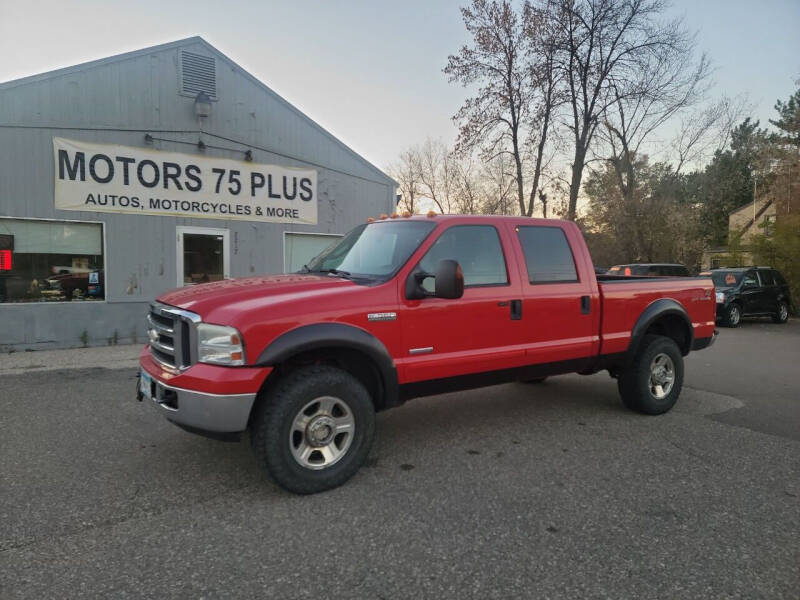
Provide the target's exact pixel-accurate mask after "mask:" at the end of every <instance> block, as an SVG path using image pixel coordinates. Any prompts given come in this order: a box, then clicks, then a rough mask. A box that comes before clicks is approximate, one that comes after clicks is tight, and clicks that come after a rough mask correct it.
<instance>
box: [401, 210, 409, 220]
mask: <svg viewBox="0 0 800 600" xmlns="http://www.w3.org/2000/svg"><path fill="white" fill-rule="evenodd" d="M410 216H411V212H410V211H405V212H403V217H404V218H406V219H408V218H409V217H410Z"/></svg>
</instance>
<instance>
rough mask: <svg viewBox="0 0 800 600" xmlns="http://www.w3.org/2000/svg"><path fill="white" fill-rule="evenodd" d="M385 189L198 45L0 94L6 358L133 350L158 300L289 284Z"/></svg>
mask: <svg viewBox="0 0 800 600" xmlns="http://www.w3.org/2000/svg"><path fill="white" fill-rule="evenodd" d="M395 187H396V183H395V182H394V181H393V180H392V179H391V178H390V177H388V176H387V175H386V174H384V173H383V172H382V171H380V170H379V169H378V168H376V167H375V166H373V165H372V164H370V163H369V162H368V161H367V160H365V159H364V158H362V157H361V156H359V155H358V154H356V153H355V152H354V151H353V150H351V149H350V148H348V147H347V146H346V145H344V144H343V143H342V142H340V141H339V140H337V139H336V138H335V137H333V136H332V135H331V134H330V133H328V132H327V131H326V130H324V129H323V128H322V127H320V126H319V125H317V124H316V123H315V122H314V121H312V120H311V119H309V118H308V117H307V116H305V115H304V114H303V113H301V112H300V111H299V110H297V109H296V108H295V107H293V106H292V105H290V104H289V103H288V102H286V101H285V100H283V99H282V98H281V97H280V96H278V95H277V94H276V93H275V92H273V91H272V90H271V89H269V88H268V87H267V86H265V85H264V84H263V83H261V82H260V81H258V80H257V79H256V78H255V77H253V76H252V75H250V74H248V73H247V72H246V71H244V70H243V69H242V68H241V67H239V66H238V65H237V64H236V63H234V62H233V61H232V60H230V59H229V58H227V57H226V56H224V55H223V54H222V53H221V52H219V51H218V50H217V49H215V48H214V47H213V46H211V45H210V44H208V43H207V42H205V41H204V40H203V39H201V38H199V37H194V38H189V39H186V40H181V41H178V42H174V43H169V44H164V45H160V46H155V47H152V48H145V49H143V50H138V51H135V52H130V53H127V54H122V55H119V56H114V57H111V58H106V59H102V60H98V61H94V62H90V63H86V64H82V65H77V66H74V67H68V68H65V69H59V70H57V71H53V72H49V73H44V74H41V75H35V76H32V77H26V78H24V79H19V80H16V81H11V82H7V83H3V84H0V350H12V349H16V350H22V349H28V348H47V347H69V346H78V345H82V344H88V345H98V344H107V343H125V342H129V341H143V340H144V321H143V316H144V314H145V312H146V307H147V305H148V303H149V302H150V301H152V300H153V299H154V298H155V297H156V296H158V295H159V294H160V293H162V292H164V291H166V290H169V289H172V288H175V287H177V286H181V285H194V284H197V283H202V282H207V281H215V280H218V279H222V278H224V277H242V276H249V275H257V274H263V273H280V272H290V271H294V270H296V269H297V268H299V267H300V266H302V265H303V264H304V262H306V261H308V260H309V259H310V258H312V257H313V256H314V255H316V254H317V253H318V252H320V251H321V250H322V249H323V248H324V247H326V246H327V245H328V244H330V243H332V241H335V237H334V236H340V235H342V234H343V233H345V232H347V231H348V230H349V229H351V228H352V227H354V226H356V225H357V224H359V223H363V222H364V221H365V219H366V218H367V217H369V216H370V215H374V216H377V215H379V214H381V213H389V212H391V211H392V209H393V207H394V204H395V202H394V199H395V196H394V193H395Z"/></svg>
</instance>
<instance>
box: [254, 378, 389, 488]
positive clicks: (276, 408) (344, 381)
mask: <svg viewBox="0 0 800 600" xmlns="http://www.w3.org/2000/svg"><path fill="white" fill-rule="evenodd" d="M322 396H335V397H337V398H338V399H340V400H341V401H343V402H345V403H346V404H347V407H348V408H349V409H350V411H351V412H352V414H353V417H354V419H355V427H354V432H353V439H352V441H351V443H350V446H349V448H348V449H347V450H346V452H345V454H344V455H343V456H342V457H341V458H340V459H339V460H338V461H337V462H335V463H334V464H332V465H331V466H329V467H326V468H323V469H320V470H313V469H309V468H306V467H304V466H303V465H301V464H300V463H299V462H298V461H297V460H296V459H295V457H294V456H293V454H292V451H291V448H290V444H289V440H290V435H291V428H292V423H293V420H294V418H295V416H296V415H297V414H298V413H299V412H300V410H301V409H302V408H303V407H304V406H305V405H306V404H307V403H308V402H310V401H312V400H314V399H315V398H318V397H322ZM262 400H263V401H262V402H261V403H260V405H259V406H258V408H257V410H256V413H255V415H254V418H253V420H252V423H251V431H250V434H251V440H252V444H253V449H254V451H255V454H256V457H257V459H258V461H259V462H260V463H261V465H262V467H263V468H265V469H266V470H267V472H268V473H269V474H270V475H271V476H272V478H273V479H274V480H275V482H276V483H278V485H280V486H281V487H283V488H284V489H286V490H288V491H290V492H294V493H296V494H314V493H316V492H322V491H325V490H329V489H331V488H335V487H337V486H340V485H342V484H343V483H344V482H346V481H347V480H348V479H350V478H351V477H352V476H353V475H354V474H355V473H356V471H358V469H359V468H360V467H361V465H362V464H363V463H364V460H365V459H366V457H367V454H368V453H369V450H370V448H371V446H372V439H373V437H374V435H375V406H374V404H373V402H372V398H371V397H370V395H369V393H368V392H367V390H366V389H365V388H364V386H363V385H362V384H361V382H360V381H358V380H357V379H356V378H355V377H353V376H352V375H350V374H349V373H347V372H346V371H343V370H341V369H337V368H335V367H330V366H326V365H317V366H309V367H303V368H299V369H297V370H295V371H292V372H290V373H288V374H287V375H285V376H283V378H282V379H280V380H279V381H278V382H277V383H276V384H275V386H274V387H272V388H271V389H269V390H268V396H267V397H265V398H263V399H262Z"/></svg>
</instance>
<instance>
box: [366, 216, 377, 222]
mask: <svg viewBox="0 0 800 600" xmlns="http://www.w3.org/2000/svg"><path fill="white" fill-rule="evenodd" d="M374 222H375V217H367V223H374Z"/></svg>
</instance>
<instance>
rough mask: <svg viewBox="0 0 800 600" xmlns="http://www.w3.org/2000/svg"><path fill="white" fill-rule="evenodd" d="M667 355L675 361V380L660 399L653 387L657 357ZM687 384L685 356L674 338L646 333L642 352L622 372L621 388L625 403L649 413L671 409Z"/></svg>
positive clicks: (635, 409) (661, 412)
mask: <svg viewBox="0 0 800 600" xmlns="http://www.w3.org/2000/svg"><path fill="white" fill-rule="evenodd" d="M662 354H665V355H666V356H667V357H669V359H670V360H671V361H672V365H673V371H674V381H673V383H672V387H671V389H670V391H669V393H667V394H666V396H665V397H664V398H660V399H659V398H657V397H655V396H654V395H653V393H652V392H651V389H650V376H651V365H652V364H653V360H654V359H655V358H656V357H657V356H659V355H662ZM682 387H683V356H681V351H680V349H679V348H678V345H677V344H676V343H675V341H674V340H672V339H671V338H668V337H664V336H660V335H646V336H645V337H644V340H642V343H641V345H640V346H639V350H638V353H637V355H636V357H635V358H634V360H633V364H631V365H630V366H629V367H628V368H626V369H624V370H622V371H621V372H620V373H619V378H618V379H617V388H618V389H619V395H620V397H621V398H622V403H623V404H624V405H625V406H626V407H628V408H629V409H631V410H633V411H636V412H640V413H643V414H646V415H660V414H663V413H665V412H667V411H669V410H670V409H671V408H672V407H673V406H675V402H677V400H678V396H680V393H681V388H682Z"/></svg>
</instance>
